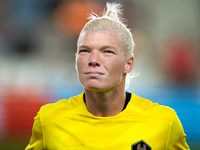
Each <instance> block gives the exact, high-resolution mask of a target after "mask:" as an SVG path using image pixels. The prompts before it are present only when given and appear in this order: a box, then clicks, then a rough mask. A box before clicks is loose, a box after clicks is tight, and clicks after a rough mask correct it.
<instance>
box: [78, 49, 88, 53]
mask: <svg viewBox="0 0 200 150" xmlns="http://www.w3.org/2000/svg"><path fill="white" fill-rule="evenodd" d="M79 53H89V51H88V50H86V49H83V50H80V51H79Z"/></svg>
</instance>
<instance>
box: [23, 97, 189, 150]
mask: <svg viewBox="0 0 200 150" xmlns="http://www.w3.org/2000/svg"><path fill="white" fill-rule="evenodd" d="M83 97H84V93H82V94H80V95H78V96H75V97H71V98H70V99H69V100H66V99H64V100H60V101H58V102H57V103H51V104H47V105H44V106H42V107H41V109H40V111H39V112H38V114H37V116H36V117H35V119H34V125H33V130H32V136H31V139H30V142H29V144H28V145H27V147H26V150H189V147H188V145H187V143H186V139H185V138H186V135H185V134H184V131H183V128H182V125H181V123H180V121H179V119H178V117H177V115H176V112H175V111H174V110H173V109H171V108H169V107H166V106H162V105H159V104H157V103H152V102H151V101H150V100H147V99H144V98H141V97H139V96H136V95H135V94H133V93H131V99H130V101H129V103H128V105H127V107H126V108H125V109H124V110H123V111H122V112H120V113H119V114H117V115H116V116H111V117H97V116H94V115H92V114H91V113H90V112H89V111H88V110H87V107H86V105H85V103H84V100H83Z"/></svg>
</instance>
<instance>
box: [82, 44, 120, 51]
mask: <svg viewBox="0 0 200 150" xmlns="http://www.w3.org/2000/svg"><path fill="white" fill-rule="evenodd" d="M78 48H79V49H80V48H86V49H91V48H90V47H89V46H87V45H81V46H79V47H78ZM107 48H110V49H117V48H116V47H114V46H110V45H105V46H102V47H101V48H100V49H101V50H104V49H107Z"/></svg>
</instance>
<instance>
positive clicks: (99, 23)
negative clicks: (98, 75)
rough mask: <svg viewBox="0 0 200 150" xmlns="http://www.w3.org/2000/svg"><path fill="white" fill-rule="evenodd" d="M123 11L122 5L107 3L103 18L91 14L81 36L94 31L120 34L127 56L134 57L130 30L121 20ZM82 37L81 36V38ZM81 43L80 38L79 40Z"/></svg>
mask: <svg viewBox="0 0 200 150" xmlns="http://www.w3.org/2000/svg"><path fill="white" fill-rule="evenodd" d="M121 14H122V10H121V5H120V4H116V3H107V7H106V9H105V10H104V12H103V15H102V16H101V17H99V16H97V15H96V14H95V13H92V14H90V17H89V19H90V20H89V21H88V22H87V23H86V24H85V26H84V27H83V29H82V31H81V33H80V35H81V34H82V33H83V32H84V31H88V30H93V31H98V30H109V31H114V32H116V33H118V34H119V36H120V40H121V44H122V48H123V49H124V51H125V56H126V57H127V58H130V57H131V56H133V51H134V45H135V43H134V41H133V37H132V34H131V32H130V29H128V28H127V27H126V25H125V24H124V23H123V20H124V19H123V18H121V17H120V16H121ZM79 37H80V36H79ZM78 43H79V38H78Z"/></svg>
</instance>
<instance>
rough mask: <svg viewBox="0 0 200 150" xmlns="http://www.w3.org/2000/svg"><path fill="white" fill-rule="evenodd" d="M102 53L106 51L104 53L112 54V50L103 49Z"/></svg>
mask: <svg viewBox="0 0 200 150" xmlns="http://www.w3.org/2000/svg"><path fill="white" fill-rule="evenodd" d="M104 53H106V54H114V52H113V51H111V50H105V51H104Z"/></svg>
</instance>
